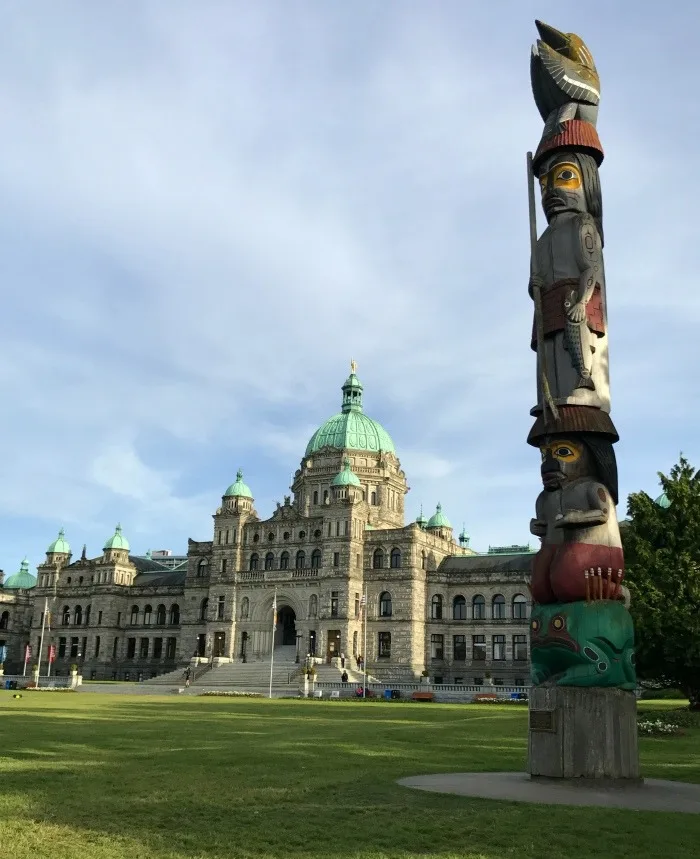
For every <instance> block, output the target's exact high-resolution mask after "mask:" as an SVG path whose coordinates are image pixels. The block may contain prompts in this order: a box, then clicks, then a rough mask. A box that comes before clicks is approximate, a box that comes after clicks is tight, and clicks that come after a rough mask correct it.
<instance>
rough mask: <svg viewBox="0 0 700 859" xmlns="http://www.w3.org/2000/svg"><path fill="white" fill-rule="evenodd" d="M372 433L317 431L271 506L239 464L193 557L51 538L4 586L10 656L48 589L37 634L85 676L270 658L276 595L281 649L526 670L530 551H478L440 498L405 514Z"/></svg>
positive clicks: (407, 663) (398, 482)
mask: <svg viewBox="0 0 700 859" xmlns="http://www.w3.org/2000/svg"><path fill="white" fill-rule="evenodd" d="M352 379H354V381H353V382H352V383H351V380H352ZM343 391H344V395H345V399H344V405H345V402H346V401H349V400H350V396H351V395H352V397H353V401H352V405H351V406H348V409H347V410H348V412H350V411H351V410H355V412H357V411H358V409H359V410H361V391H362V388H361V385H360V384H359V382H358V381H357V379H356V377H355V376H354V374H353V375H352V376H351V377H350V380H348V382H346V384H345V386H344V387H343ZM358 391H359V396H360V399H359V405H358V403H357V402H356V400H355V399H354V398H356V397H357V392H358ZM337 417H338V418H339V417H341V416H337ZM362 418H363V420H364V421H365V422H369V423H372V422H371V421H370V419H369V418H367V417H366V416H364V415H362ZM321 429H323V428H321ZM380 429H381V428H380ZM334 430H335V427H334ZM319 432H321V430H319ZM381 433H383V435H378V437H379V438H386V439H388V436H387V434H386V432H385V431H384V430H383V429H381ZM318 435H319V434H318V433H317V434H315V436H314V438H317V437H318ZM322 437H323V438H324V439H326V438H327V437H328V434H326V436H322ZM388 441H389V445H387V446H390V445H391V442H390V439H388ZM312 442H313V439H312ZM351 444H354V445H356V446H354V447H353V446H351ZM369 446H370V444H369V443H368V442H366V440H365V436H361V437H359V436H358V439H357V440H356V441H352V442H347V441H346V442H341V443H339V445H338V446H335V445H334V444H324V446H323V447H321V448H318V449H317V448H314V447H313V445H312V443H311V442H310V444H309V447H308V448H307V452H306V454H305V456H304V457H303V459H302V460H301V463H300V467H299V469H298V470H297V472H296V473H295V475H294V479H293V483H292V486H291V490H292V495H290V496H286V497H284V500H283V502H282V503H278V504H277V506H276V509H275V510H274V511H273V513H272V515H271V516H270V517H269V518H266V519H261V518H260V517H259V516H258V513H257V512H256V510H255V507H254V501H253V498H252V494H251V493H250V491H249V489H248V487H246V486H245V484H243V483H242V475H241V474H240V473H239V477H238V481H237V482H236V483H235V484H233V485H232V486H231V487H229V490H227V493H226V494H225V495H224V496H223V497H222V500H221V505H220V506H219V507H218V509H217V510H216V512H215V513H214V515H213V534H212V539H211V540H207V541H195V540H192V539H190V540H189V542H188V549H187V556H186V558H185V557H182V558H181V559H174V558H164V559H162V560H158V559H156V558H153V557H150V556H147V557H141V556H136V555H133V554H130V553H129V551H128V544H126V543H125V541H123V542H124V544H125V545H126V546H127V548H126V549H125V548H119V545H120V544H119V543H118V541H117V544H116V547H115V546H114V545H112V543H113V540H112V541H108V544H107V546H108V547H106V548H105V550H104V552H103V554H102V555H101V556H99V557H97V558H94V559H88V558H87V557H86V554H85V551H84V552H83V556H82V557H81V558H80V559H79V560H78V561H74V562H73V561H71V558H70V556H69V555H66V554H57V553H55V552H49V553H48V554H47V559H46V562H45V563H44V564H42V565H40V566H39V568H38V570H37V574H38V575H37V585H36V587H35V588H33V589H32V590H31V591H28V592H25V593H23V594H18V593H15V594H13V595H12V596H11V597H7V595H6V594H3V593H2V590H0V598H7V599H10V600H11V601H14V603H16V604H17V605H18V606H19V601H21V600H24V604H25V609H23V611H24V614H22V613H21V612H19V613H17V612H18V611H19V609H17V612H16V613H15V614H13V616H12V626H14V627H16V628H15V629H14V631H13V632H12V635H13V636H14V637H13V638H12V640H11V641H10V639H9V636H8V642H10V650H11V651H12V652H10V653H8V661H9V662H18V661H19V660H20V659H21V647H22V646H23V644H24V643H26V642H27V641H29V642H31V643H32V646H33V647H34V646H35V645H37V644H38V639H39V636H40V633H41V623H42V613H43V608H44V604H45V600H47V601H48V604H49V606H50V612H51V629H50V631H49V632H48V633H47V634H46V635H45V639H44V641H45V645H48V643H52V644H54V645H55V646H56V650H57V658H56V663H55V666H54V670H55V671H56V672H58V673H61V674H64V673H67V671H68V670H69V668H70V665H71V664H72V663H79V664H80V665H81V666H82V670H83V674H84V676H86V677H88V678H90V677H95V678H98V679H103V678H106V679H109V678H115V679H116V678H119V679H124V678H127V677H128V678H130V679H136V678H138V677H139V676H142V677H144V678H149V677H152V676H155V675H156V674H159V673H163V672H166V671H169V670H172V669H174V668H176V667H177V666H180V665H184V664H185V663H186V662H187V661H189V660H190V659H191V658H192V657H193V655H198V656H199V657H200V658H203V659H208V660H219V661H252V660H258V659H268V658H269V655H270V650H271V647H272V646H273V643H272V639H273V605H274V604H276V606H277V620H278V622H277V627H276V630H275V632H274V644H275V646H276V647H277V646H279V647H285V648H286V652H287V653H289V652H290V650H292V649H293V650H294V651H295V652H296V654H298V655H299V656H301V657H303V656H305V655H306V654H307V653H311V654H314V655H315V656H316V657H317V658H320V659H323V660H329V659H331V658H333V657H334V656H339V655H340V654H341V653H342V654H345V655H346V656H347V657H357V656H358V655H364V656H365V661H366V664H367V668H368V671H369V672H370V673H371V674H373V675H374V676H376V677H378V678H380V679H382V680H396V681H398V680H414V679H415V678H416V677H418V676H420V675H421V674H423V673H424V672H428V674H429V675H430V677H431V679H435V680H441V681H442V682H444V683H452V682H463V683H467V684H472V683H475V682H478V681H479V680H481V679H484V680H486V682H487V683H488V678H489V676H491V677H492V678H493V680H494V682H496V683H501V682H503V683H505V684H506V685H507V684H512V683H514V682H516V681H518V682H522V683H525V682H526V678H527V676H528V662H527V656H528V652H527V647H528V645H527V641H528V614H529V596H528V594H529V591H528V590H527V584H526V583H527V580H528V575H529V562H530V555H529V554H528V553H522V554H519V553H517V552H509V553H493V552H492V553H489V554H486V555H479V554H477V553H475V552H474V551H472V550H471V549H469V548H468V545H467V543H468V539H467V538H465V537H464V536H463V537H462V538H461V540H460V542H457V541H456V540H455V538H454V536H453V532H452V528H451V527H450V525H449V522H448V521H447V519H446V518H445V516H444V515H443V514H442V513H441V511H440V510H438V511H437V512H436V515H435V516H434V517H433V518H432V519H431V520H430V521H429V522H426V521H425V520H424V519H423V518H422V516H421V517H419V520H418V521H417V522H411V523H410V524H408V525H406V524H405V519H404V515H405V514H404V498H405V495H406V493H407V491H408V486H407V483H406V476H405V474H404V472H403V470H402V469H401V464H400V462H399V459H398V457H397V456H396V454H395V453H394V452H393V450H382V449H379V450H371V449H367V448H368V447H369ZM391 446H392V447H393V445H391ZM118 533H119V534H120V533H121V532H120V530H119V529H118ZM365 597H366V631H365V616H364V612H365V609H364V604H365ZM365 634H366V645H365ZM1 637H2V635H1V634H0V638H1ZM44 649H45V651H46V649H47V648H46V647H45V648H44ZM35 652H36V651H35ZM44 658H45V655H44ZM352 664H353V665H354V664H355V663H354V660H353V663H352ZM42 673H43V672H42Z"/></svg>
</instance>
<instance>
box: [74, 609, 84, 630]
mask: <svg viewBox="0 0 700 859" xmlns="http://www.w3.org/2000/svg"><path fill="white" fill-rule="evenodd" d="M73 614H74V618H73V623H74V624H75V625H76V626H80V625H81V624H82V622H83V607H82V606H81V605H77V606H76V607H75V608H74V609H73Z"/></svg>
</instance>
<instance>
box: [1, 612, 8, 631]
mask: <svg viewBox="0 0 700 859" xmlns="http://www.w3.org/2000/svg"><path fill="white" fill-rule="evenodd" d="M9 628H10V612H9V611H4V612H3V613H2V614H0V629H9Z"/></svg>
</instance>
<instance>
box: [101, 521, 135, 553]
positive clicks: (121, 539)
mask: <svg viewBox="0 0 700 859" xmlns="http://www.w3.org/2000/svg"><path fill="white" fill-rule="evenodd" d="M103 548H105V549H126V551H127V552H128V551H129V548H130V547H129V541H128V540H127V539H126V537H125V536H124V535H123V534H122V526H121V525H117V527H116V528H115V529H114V535H113V536H112V537H110V538H109V540H107V542H106V543H105V544H104V547H103Z"/></svg>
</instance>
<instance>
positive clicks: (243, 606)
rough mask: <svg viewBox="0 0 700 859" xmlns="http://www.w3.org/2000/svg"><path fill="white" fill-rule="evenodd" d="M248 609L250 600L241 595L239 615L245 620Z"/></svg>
mask: <svg viewBox="0 0 700 859" xmlns="http://www.w3.org/2000/svg"><path fill="white" fill-rule="evenodd" d="M249 610H250V600H249V599H248V597H243V599H242V600H241V617H242V618H243V619H244V620H245V619H246V618H247V617H248V612H249Z"/></svg>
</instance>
